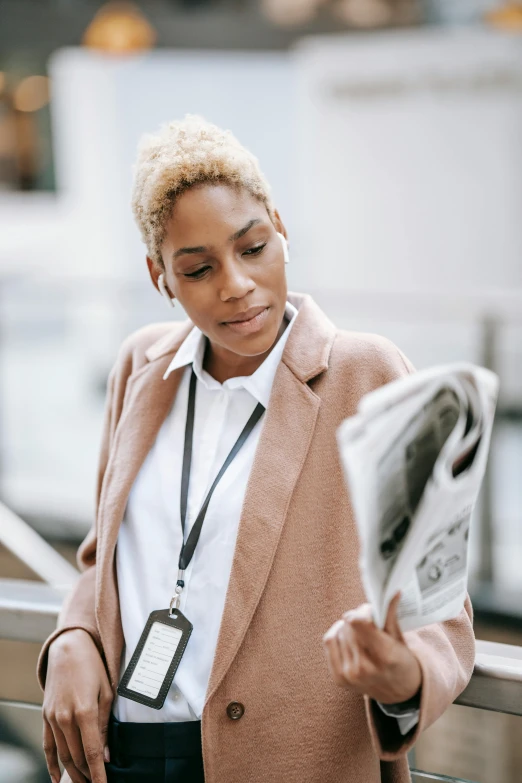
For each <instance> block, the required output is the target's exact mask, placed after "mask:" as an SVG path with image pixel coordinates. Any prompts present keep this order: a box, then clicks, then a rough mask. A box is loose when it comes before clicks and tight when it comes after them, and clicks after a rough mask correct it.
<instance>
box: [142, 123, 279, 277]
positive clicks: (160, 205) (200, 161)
mask: <svg viewBox="0 0 522 783" xmlns="http://www.w3.org/2000/svg"><path fill="white" fill-rule="evenodd" d="M206 182H211V183H214V182H215V183H218V182H221V183H224V184H227V185H230V186H232V187H236V188H237V187H244V188H246V189H247V190H248V191H249V192H250V193H251V194H252V196H254V197H255V198H257V199H259V201H261V202H263V203H264V204H265V205H266V208H267V210H268V214H269V215H270V217H271V218H272V219H273V217H274V210H273V205H272V200H271V196H270V187H269V185H268V182H267V181H266V179H265V177H264V176H263V174H262V172H261V169H260V167H259V163H258V160H257V158H256V157H255V156H254V155H252V153H251V152H249V151H248V150H247V149H245V147H243V146H242V145H241V144H240V143H239V141H238V140H237V139H236V137H235V136H234V135H233V134H232V133H231V131H229V130H221V128H218V127H217V126H216V125H212V124H211V123H210V122H206V121H205V120H204V119H203V118H202V117H198V116H196V115H193V114H187V115H186V117H185V118H184V119H183V120H179V121H175V122H171V123H169V124H168V125H164V126H163V127H162V128H160V130H159V132H158V133H156V134H149V135H147V136H144V137H143V138H142V140H141V142H140V145H139V147H138V157H137V161H136V165H135V167H134V184H133V189H132V211H133V213H134V217H135V219H136V223H137V224H138V228H139V229H140V232H141V236H142V239H143V241H144V243H145V245H146V246H147V252H148V255H149V256H150V258H152V260H153V261H155V262H156V263H157V264H159V265H160V266H163V260H162V257H161V245H162V243H163V240H164V238H165V224H166V221H167V220H168V218H169V217H170V215H171V213H172V209H173V207H174V204H175V202H176V198H178V197H179V196H180V195H181V194H182V193H184V192H185V191H186V190H187V189H188V188H190V187H192V186H193V185H197V184H203V183H206Z"/></svg>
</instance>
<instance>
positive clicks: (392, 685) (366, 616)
mask: <svg viewBox="0 0 522 783" xmlns="http://www.w3.org/2000/svg"><path fill="white" fill-rule="evenodd" d="M399 600H400V594H397V595H396V596H395V597H394V599H393V601H392V602H391V604H390V608H389V610H388V616H387V618H386V624H385V626H384V629H383V630H380V629H379V628H377V626H376V625H375V623H374V622H373V620H372V614H371V607H370V605H369V604H362V605H361V606H359V607H358V608H357V609H355V610H353V611H351V612H346V613H345V614H344V615H343V618H342V620H338V621H337V622H336V623H334V624H333V625H332V627H331V628H330V630H329V631H327V633H326V634H325V635H324V637H323V643H324V648H325V652H326V658H327V661H328V667H329V669H330V673H331V675H332V677H333V679H334V681H335V682H336V683H337V685H341V686H342V687H345V688H350V689H351V690H353V691H355V692H357V693H362V694H366V695H368V696H369V697H370V698H372V699H375V701H378V702H381V704H399V703H400V702H403V701H407V700H408V699H411V698H412V697H413V696H415V695H416V694H417V692H418V690H419V688H420V687H421V684H422V671H421V667H420V664H419V662H418V660H417V658H416V657H415V655H414V654H413V653H412V652H411V650H410V649H409V648H408V646H407V644H406V642H405V639H404V636H403V634H402V631H401V629H400V627H399V622H398V619H397V606H398V604H399Z"/></svg>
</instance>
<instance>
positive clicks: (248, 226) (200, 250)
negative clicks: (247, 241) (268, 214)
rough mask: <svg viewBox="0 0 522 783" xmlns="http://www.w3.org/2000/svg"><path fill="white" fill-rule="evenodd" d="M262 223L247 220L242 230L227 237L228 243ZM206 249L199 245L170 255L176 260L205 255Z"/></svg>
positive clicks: (180, 249) (255, 220)
mask: <svg viewBox="0 0 522 783" xmlns="http://www.w3.org/2000/svg"><path fill="white" fill-rule="evenodd" d="M261 222H262V221H261V220H260V218H253V219H252V220H249V221H248V223H246V225H244V226H243V228H240V229H239V231H236V232H235V234H232V235H231V236H229V238H228V241H229V242H235V241H236V239H241V237H244V236H245V234H246V233H247V232H248V231H250V229H251V228H253V227H254V226H257V225H258V224H259V223H261ZM207 249H208V248H206V247H203V245H199V246H198V247H180V248H179V250H176V252H175V253H174V254H173V255H172V258H173V259H174V260H176V258H179V256H182V255H185V254H187V255H191V254H192V255H194V254H196V253H205V252H206V251H207Z"/></svg>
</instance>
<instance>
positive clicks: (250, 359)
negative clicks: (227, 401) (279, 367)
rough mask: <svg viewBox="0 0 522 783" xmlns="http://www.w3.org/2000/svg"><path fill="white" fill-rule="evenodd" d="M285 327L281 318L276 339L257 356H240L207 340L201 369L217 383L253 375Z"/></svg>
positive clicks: (284, 319) (284, 322)
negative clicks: (266, 349)
mask: <svg viewBox="0 0 522 783" xmlns="http://www.w3.org/2000/svg"><path fill="white" fill-rule="evenodd" d="M286 327H287V320H286V318H283V320H282V322H281V326H280V327H279V331H278V333H277V337H276V339H275V341H274V342H273V344H272V345H271V346H270V348H269V350H268V351H266V352H265V353H260V354H258V355H257V356H241V355H240V354H238V353H234V352H233V351H229V350H228V349H227V348H223V346H221V345H216V344H215V343H211V342H210V340H207V348H206V351H205V356H204V359H203V369H204V370H206V372H208V374H209V375H211V376H212V378H214V379H215V380H216V381H218V382H219V383H224V382H225V381H228V379H229V378H237V377H238V376H243V375H253V374H254V373H255V371H256V370H257V369H258V367H261V365H262V364H263V362H264V361H265V359H266V357H267V356H268V355H269V353H270V352H271V351H272V350H273V348H274V347H275V346H276V345H277V342H278V340H279V338H280V337H281V335H282V334H283V332H284V331H285V329H286Z"/></svg>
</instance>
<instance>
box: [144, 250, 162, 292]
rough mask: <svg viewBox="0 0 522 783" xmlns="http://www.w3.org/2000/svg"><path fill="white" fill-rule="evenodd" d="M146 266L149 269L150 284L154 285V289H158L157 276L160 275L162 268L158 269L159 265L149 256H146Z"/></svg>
mask: <svg viewBox="0 0 522 783" xmlns="http://www.w3.org/2000/svg"><path fill="white" fill-rule="evenodd" d="M147 267H148V269H149V275H150V279H151V280H152V285H153V286H154V288H155V289H156V291H159V286H158V277H159V276H160V275H161V273H162V271H163V270H162V269H160V268H159V266H158V265H157V264H156V262H155V261H153V260H152V258H150V257H149V256H147ZM160 293H161V292H160Z"/></svg>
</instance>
